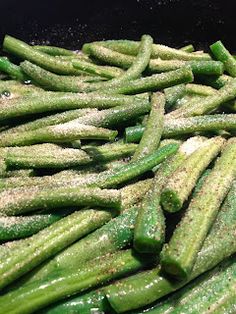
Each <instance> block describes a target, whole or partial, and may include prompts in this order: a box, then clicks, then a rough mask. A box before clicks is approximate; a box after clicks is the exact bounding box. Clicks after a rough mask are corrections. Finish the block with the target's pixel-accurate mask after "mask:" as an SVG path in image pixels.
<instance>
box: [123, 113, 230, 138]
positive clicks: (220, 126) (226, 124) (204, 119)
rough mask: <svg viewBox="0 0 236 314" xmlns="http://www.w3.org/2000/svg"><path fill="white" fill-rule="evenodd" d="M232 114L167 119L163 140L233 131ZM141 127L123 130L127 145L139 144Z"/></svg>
mask: <svg viewBox="0 0 236 314" xmlns="http://www.w3.org/2000/svg"><path fill="white" fill-rule="evenodd" d="M235 128H236V120H235V115H234V114H214V115H205V116H196V117H190V118H179V119H168V120H165V121H164V128H163V133H162V136H163V138H168V137H173V136H178V135H182V134H191V133H194V132H206V131H219V130H235ZM144 129H145V128H144V127H143V126H140V125H138V126H134V127H128V128H126V129H125V141H126V142H127V143H131V142H135V143H136V142H139V141H140V139H141V138H142V134H143V132H144Z"/></svg>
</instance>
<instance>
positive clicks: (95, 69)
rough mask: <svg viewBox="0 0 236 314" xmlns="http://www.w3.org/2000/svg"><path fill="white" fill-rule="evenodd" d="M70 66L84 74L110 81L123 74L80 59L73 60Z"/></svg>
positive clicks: (116, 69)
mask: <svg viewBox="0 0 236 314" xmlns="http://www.w3.org/2000/svg"><path fill="white" fill-rule="evenodd" d="M72 64H73V66H74V67H75V68H76V69H79V70H81V71H83V72H85V73H89V74H94V75H99V76H101V77H105V78H108V79H112V78H114V77H117V76H119V75H122V74H123V70H121V69H120V68H116V67H109V66H101V65H97V64H94V63H91V62H87V61H84V60H80V59H73V60H72Z"/></svg>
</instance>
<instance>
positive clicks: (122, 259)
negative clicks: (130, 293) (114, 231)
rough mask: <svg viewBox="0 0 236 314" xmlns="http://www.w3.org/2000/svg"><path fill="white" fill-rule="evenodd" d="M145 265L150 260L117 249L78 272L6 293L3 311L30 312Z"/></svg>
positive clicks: (61, 275) (54, 277)
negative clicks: (115, 251)
mask: <svg viewBox="0 0 236 314" xmlns="http://www.w3.org/2000/svg"><path fill="white" fill-rule="evenodd" d="M145 264H146V265H148V264H150V261H147V260H145V259H144V258H141V257H139V256H135V255H134V253H133V252H132V251H131V250H127V251H121V252H117V253H115V254H113V255H111V256H106V257H104V258H102V259H100V260H98V261H94V262H91V263H88V264H87V265H86V266H84V267H81V268H79V269H78V266H77V267H76V268H75V271H74V272H71V270H66V271H64V272H63V273H61V274H55V275H54V276H52V277H51V278H50V279H47V280H45V281H42V282H35V283H32V284H29V285H26V286H24V287H22V288H20V289H18V290H15V291H12V292H9V293H8V294H5V295H4V296H1V297H0V306H1V310H3V311H4V312H5V313H12V314H13V313H15V314H17V313H25V314H26V313H28V314H30V313H33V312H35V311H36V310H40V309H42V308H43V307H45V306H47V305H50V304H51V303H53V302H55V301H58V300H60V299H63V298H66V297H67V296H70V295H73V294H75V293H79V292H82V291H85V290H87V289H89V288H92V287H94V286H98V285H101V284H104V283H106V282H108V281H111V280H112V279H116V278H120V277H123V276H125V275H127V274H129V273H132V272H135V271H137V270H139V269H140V268H142V267H143V266H145ZM10 300H11V301H10ZM23 300H24V302H23ZM9 301H10V302H9ZM16 304H18V305H17V306H16Z"/></svg>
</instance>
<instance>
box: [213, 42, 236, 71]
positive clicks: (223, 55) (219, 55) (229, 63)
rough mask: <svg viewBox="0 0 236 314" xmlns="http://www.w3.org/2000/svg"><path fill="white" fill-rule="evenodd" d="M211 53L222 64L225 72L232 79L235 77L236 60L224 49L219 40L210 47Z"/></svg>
mask: <svg viewBox="0 0 236 314" xmlns="http://www.w3.org/2000/svg"><path fill="white" fill-rule="evenodd" d="M210 49H211V52H212V53H213V55H214V57H216V59H217V60H219V61H222V62H223V63H224V66H225V69H226V71H227V72H228V73H229V74H230V75H231V76H233V77H235V76H236V60H235V59H234V57H233V56H232V55H231V54H230V52H229V51H228V50H227V49H226V48H225V46H224V45H223V43H222V42H221V41H220V40H219V41H217V42H215V43H214V44H212V45H211V46H210Z"/></svg>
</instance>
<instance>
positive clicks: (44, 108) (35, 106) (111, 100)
mask: <svg viewBox="0 0 236 314" xmlns="http://www.w3.org/2000/svg"><path fill="white" fill-rule="evenodd" d="M138 100H140V101H143V102H144V103H147V102H148V96H147V95H143V96H142V97H141V98H140V96H139V97H138V98H137V97H136V96H123V95H107V94H105V95H102V94H84V93H83V94H73V93H56V92H55V93H53V92H49V93H45V95H40V97H39V96H31V97H27V98H26V99H20V100H17V101H16V100H14V99H12V100H9V101H7V102H5V103H4V104H2V105H1V108H0V116H1V117H0V120H1V121H4V120H7V119H11V118H14V117H21V116H25V115H26V116H27V115H31V114H37V113H44V112H50V111H56V110H57V111H60V110H69V109H81V108H99V109H106V108H112V107H115V106H119V105H124V104H127V105H130V104H133V103H134V102H136V101H138Z"/></svg>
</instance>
